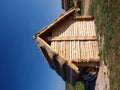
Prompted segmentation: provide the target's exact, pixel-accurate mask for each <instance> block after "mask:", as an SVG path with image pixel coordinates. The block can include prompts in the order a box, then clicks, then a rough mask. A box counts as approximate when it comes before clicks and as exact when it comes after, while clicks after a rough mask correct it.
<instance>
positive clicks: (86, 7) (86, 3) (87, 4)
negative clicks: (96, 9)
mask: <svg viewBox="0 0 120 90" xmlns="http://www.w3.org/2000/svg"><path fill="white" fill-rule="evenodd" d="M89 7H90V0H84V13H83V16H88V15H89Z"/></svg>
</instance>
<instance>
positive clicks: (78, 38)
mask: <svg viewBox="0 0 120 90" xmlns="http://www.w3.org/2000/svg"><path fill="white" fill-rule="evenodd" d="M49 40H50V41H51V47H52V48H53V49H54V50H55V51H56V52H57V53H58V54H59V55H60V56H62V57H63V58H65V59H66V60H68V61H74V62H89V61H98V60H99V56H98V43H97V38H96V31H95V23H94V20H76V19H67V20H65V21H64V23H61V24H60V25H59V26H58V27H55V28H54V29H53V30H52V37H51V38H49Z"/></svg>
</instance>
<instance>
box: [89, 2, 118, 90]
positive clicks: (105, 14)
mask: <svg viewBox="0 0 120 90" xmlns="http://www.w3.org/2000/svg"><path fill="white" fill-rule="evenodd" d="M89 12H90V15H92V16H94V17H95V18H96V28H97V34H98V35H99V36H100V37H104V47H103V49H100V53H99V55H100V57H101V60H104V62H105V63H106V64H107V65H108V67H109V69H110V89H111V90H120V0H91V6H90V9H89ZM99 43H101V40H100V42H99Z"/></svg>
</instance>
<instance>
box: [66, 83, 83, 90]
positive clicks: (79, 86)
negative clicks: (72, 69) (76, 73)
mask: <svg viewBox="0 0 120 90" xmlns="http://www.w3.org/2000/svg"><path fill="white" fill-rule="evenodd" d="M66 90H85V87H84V84H83V83H82V82H81V81H78V82H77V83H76V84H75V86H73V85H71V84H70V83H68V82H66Z"/></svg>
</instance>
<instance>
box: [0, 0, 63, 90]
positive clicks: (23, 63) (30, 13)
mask: <svg viewBox="0 0 120 90" xmlns="http://www.w3.org/2000/svg"><path fill="white" fill-rule="evenodd" d="M63 12H64V11H63V10H62V9H61V0H0V90H65V84H64V82H63V80H62V79H61V78H60V77H59V76H58V75H57V74H56V73H55V71H53V70H52V69H50V67H49V66H48V64H47V63H46V62H45V61H44V60H43V57H42V55H41V53H40V51H39V49H38V48H37V46H36V44H35V41H34V40H33V39H32V36H33V35H34V34H35V33H36V32H38V31H39V30H40V29H42V28H43V27H44V26H46V25H49V24H50V23H51V22H52V21H53V20H55V19H56V18H57V17H58V16H59V15H60V14H62V13H63Z"/></svg>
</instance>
